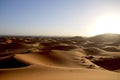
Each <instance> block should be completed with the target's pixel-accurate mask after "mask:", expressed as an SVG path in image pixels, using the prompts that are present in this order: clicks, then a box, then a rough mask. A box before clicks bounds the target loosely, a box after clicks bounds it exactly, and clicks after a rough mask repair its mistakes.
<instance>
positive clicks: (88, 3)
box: [0, 0, 120, 36]
mask: <svg viewBox="0 0 120 80" xmlns="http://www.w3.org/2000/svg"><path fill="white" fill-rule="evenodd" d="M108 14H115V15H120V0H0V34H1V35H2V34H4V35H6V34H9V35H46V36H81V35H83V36H91V35H95V34H94V33H92V32H94V26H93V24H94V23H95V22H96V20H97V19H98V18H99V17H100V16H104V15H108ZM101 27H104V26H101ZM119 27H120V26H119ZM99 29H100V28H99ZM102 29H103V28H102Z"/></svg>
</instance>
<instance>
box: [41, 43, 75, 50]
mask: <svg viewBox="0 0 120 80" xmlns="http://www.w3.org/2000/svg"><path fill="white" fill-rule="evenodd" d="M41 44H42V45H43V46H45V47H44V49H43V50H64V51H69V50H72V49H76V46H72V45H61V44H60V43H59V42H51V43H41Z"/></svg>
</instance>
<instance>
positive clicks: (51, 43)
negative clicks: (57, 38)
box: [41, 42, 60, 47]
mask: <svg viewBox="0 0 120 80" xmlns="http://www.w3.org/2000/svg"><path fill="white" fill-rule="evenodd" d="M41 44H42V45H43V46H45V47H53V46H57V45H60V43H59V42H48V43H47V42H43V43H41Z"/></svg>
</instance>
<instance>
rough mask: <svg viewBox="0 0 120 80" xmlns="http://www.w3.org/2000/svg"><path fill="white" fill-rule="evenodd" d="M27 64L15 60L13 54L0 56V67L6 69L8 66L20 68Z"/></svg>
mask: <svg viewBox="0 0 120 80" xmlns="http://www.w3.org/2000/svg"><path fill="white" fill-rule="evenodd" d="M26 66H29V64H26V63H23V62H20V61H18V60H16V59H15V58H14V57H13V56H10V55H8V56H4V57H0V69H8V68H21V67H26Z"/></svg>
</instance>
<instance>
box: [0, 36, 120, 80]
mask: <svg viewBox="0 0 120 80" xmlns="http://www.w3.org/2000/svg"><path fill="white" fill-rule="evenodd" d="M102 36H103V35H100V36H95V37H91V38H82V37H75V38H74V37H73V38H44V39H43V38H30V37H17V38H13V37H12V38H5V39H4V38H1V40H0V41H1V42H0V45H1V46H0V48H1V49H0V52H1V53H0V80H119V79H120V74H119V72H120V64H119V61H120V51H119V45H116V42H115V41H116V40H114V39H112V38H109V40H108V41H107V40H105V39H107V38H106V37H105V36H104V38H105V39H104V40H100V39H101V37H102ZM115 37H116V38H117V39H119V38H118V36H115ZM117 41H118V40H117ZM97 42H98V43H97ZM117 43H118V42H117ZM111 44H112V45H111ZM113 45H114V46H113Z"/></svg>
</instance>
